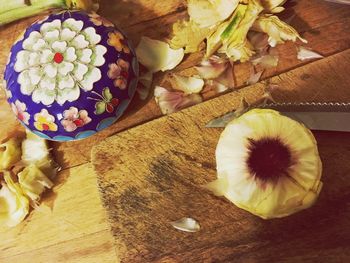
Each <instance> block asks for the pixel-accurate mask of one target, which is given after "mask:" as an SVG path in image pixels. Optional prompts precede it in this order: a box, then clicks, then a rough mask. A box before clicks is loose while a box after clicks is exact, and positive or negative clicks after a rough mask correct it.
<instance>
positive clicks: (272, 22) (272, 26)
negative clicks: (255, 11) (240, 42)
mask: <svg viewBox="0 0 350 263" xmlns="http://www.w3.org/2000/svg"><path fill="white" fill-rule="evenodd" d="M252 29H253V30H256V31H259V32H265V33H266V34H268V35H269V39H268V41H269V44H270V46H271V47H274V46H276V45H277V44H281V43H284V41H287V40H291V41H293V42H295V41H296V40H297V39H299V40H300V41H302V42H304V43H307V41H306V40H305V39H303V38H302V37H301V36H300V35H299V33H298V32H297V31H296V30H295V29H294V28H293V27H291V26H290V25H288V24H287V23H285V22H283V21H281V20H280V19H279V18H278V17H277V16H273V15H268V14H266V15H261V16H260V17H259V18H258V19H257V20H256V21H255V23H254V25H253V27H252Z"/></svg>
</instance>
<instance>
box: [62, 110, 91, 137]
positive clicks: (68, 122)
mask: <svg viewBox="0 0 350 263" xmlns="http://www.w3.org/2000/svg"><path fill="white" fill-rule="evenodd" d="M90 122H91V118H90V117H89V116H88V112H87V111H86V110H80V111H78V109H77V108H76V107H70V108H69V109H68V110H65V111H64V112H63V120H62V121H61V124H62V126H63V128H64V129H65V130H66V131H67V132H73V131H75V130H76V129H78V128H80V127H83V126H84V125H86V124H88V123H90Z"/></svg>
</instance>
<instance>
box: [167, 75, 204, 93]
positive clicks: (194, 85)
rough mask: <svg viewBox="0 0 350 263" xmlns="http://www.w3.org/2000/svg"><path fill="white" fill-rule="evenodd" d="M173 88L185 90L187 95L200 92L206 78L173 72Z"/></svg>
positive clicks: (171, 77) (171, 78)
mask: <svg viewBox="0 0 350 263" xmlns="http://www.w3.org/2000/svg"><path fill="white" fill-rule="evenodd" d="M169 81H170V83H171V86H172V88H173V89H176V90H179V91H182V92H184V93H185V94H186V95H188V94H192V93H199V92H201V91H202V89H203V86H204V80H203V79H200V78H195V77H185V76H179V75H176V74H171V75H170V79H169Z"/></svg>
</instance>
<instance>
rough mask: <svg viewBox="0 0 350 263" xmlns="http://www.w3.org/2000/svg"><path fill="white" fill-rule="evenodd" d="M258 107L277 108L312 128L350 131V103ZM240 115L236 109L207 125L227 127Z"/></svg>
mask: <svg viewBox="0 0 350 263" xmlns="http://www.w3.org/2000/svg"><path fill="white" fill-rule="evenodd" d="M256 108H262V109H274V110H277V111H279V112H280V113H281V114H282V115H285V116H287V117H290V118H292V119H294V120H296V121H298V122H301V123H303V124H304V125H305V126H306V127H308V128H309V129H311V130H323V131H343V132H350V103H307V102H306V103H270V104H265V105H259V106H257V107H256ZM249 109H250V108H248V109H247V110H249ZM244 112H245V111H243V112H242V113H244ZM239 116H240V114H237V112H235V111H233V112H229V113H227V114H225V115H223V116H221V117H219V118H215V119H213V120H211V121H210V122H209V123H208V124H207V125H206V126H205V127H208V128H215V127H217V128H218V127H225V126H226V124H227V123H228V122H230V121H231V120H233V119H235V118H237V117H239Z"/></svg>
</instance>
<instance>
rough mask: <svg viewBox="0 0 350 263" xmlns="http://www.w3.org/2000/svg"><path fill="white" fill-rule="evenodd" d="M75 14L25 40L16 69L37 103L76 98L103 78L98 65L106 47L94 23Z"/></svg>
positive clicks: (23, 87) (26, 92)
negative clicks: (87, 21)
mask: <svg viewBox="0 0 350 263" xmlns="http://www.w3.org/2000/svg"><path fill="white" fill-rule="evenodd" d="M83 26H84V23H83V22H82V21H77V20H75V19H74V18H68V19H66V20H65V21H63V22H61V21H60V20H59V19H55V20H53V21H51V22H46V23H43V24H42V25H41V28H40V32H39V31H33V32H31V33H30V35H29V36H28V38H26V39H25V40H24V41H23V50H21V51H20V52H18V54H17V57H16V63H15V66H14V69H15V71H17V72H19V76H18V83H19V84H20V87H21V93H23V94H24V95H31V96H32V100H33V101H34V102H35V103H40V102H41V103H43V104H44V105H50V104H52V103H53V102H55V101H56V102H57V103H58V104H60V105H63V104H64V103H65V102H66V101H69V102H73V101H76V100H77V99H78V98H79V96H80V92H81V89H82V90H84V91H90V90H92V89H93V84H94V83H95V82H96V81H98V80H99V79H101V71H100V69H99V68H98V67H99V66H102V65H103V64H104V63H105V59H104V54H105V53H106V52H107V49H106V47H104V46H102V45H98V43H99V42H100V41H101V36H100V35H98V34H97V33H96V30H95V29H94V28H93V27H87V28H85V29H83Z"/></svg>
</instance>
